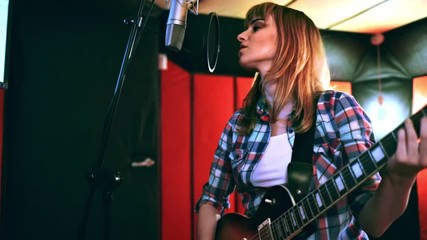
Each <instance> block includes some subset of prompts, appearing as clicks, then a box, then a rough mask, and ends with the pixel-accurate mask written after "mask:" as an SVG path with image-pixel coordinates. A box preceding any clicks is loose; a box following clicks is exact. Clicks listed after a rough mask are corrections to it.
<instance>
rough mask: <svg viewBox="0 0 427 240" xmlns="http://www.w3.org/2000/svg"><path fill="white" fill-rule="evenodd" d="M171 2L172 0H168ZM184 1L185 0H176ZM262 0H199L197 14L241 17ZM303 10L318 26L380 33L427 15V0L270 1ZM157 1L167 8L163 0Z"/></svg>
mask: <svg viewBox="0 0 427 240" xmlns="http://www.w3.org/2000/svg"><path fill="white" fill-rule="evenodd" d="M169 1H174V0H169ZM179 1H184V0H179ZM261 2H264V1H263V0H200V3H199V14H209V13H210V12H215V13H217V14H218V15H219V16H223V17H233V18H244V15H245V13H246V11H247V10H248V9H249V8H250V7H251V6H253V5H255V4H258V3H261ZM271 2H275V3H278V4H281V5H285V6H288V7H291V8H295V9H298V10H300V11H303V12H304V13H306V14H307V15H308V16H309V17H310V18H311V19H313V21H314V22H315V23H316V25H317V26H318V27H319V28H320V29H325V30H326V29H327V30H336V31H345V32H357V33H371V34H375V33H383V32H387V31H390V30H392V29H395V28H398V27H400V26H404V25H406V24H409V23H411V22H414V21H416V20H419V19H423V18H425V17H427V0H271ZM156 4H157V5H158V6H159V7H161V8H163V9H168V5H167V1H166V0H158V1H156Z"/></svg>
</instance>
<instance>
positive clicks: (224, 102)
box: [192, 74, 235, 222]
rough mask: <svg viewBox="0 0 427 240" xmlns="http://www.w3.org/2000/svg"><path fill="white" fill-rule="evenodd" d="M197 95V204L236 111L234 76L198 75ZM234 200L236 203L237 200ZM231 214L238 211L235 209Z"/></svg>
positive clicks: (194, 123) (195, 159)
mask: <svg viewBox="0 0 427 240" xmlns="http://www.w3.org/2000/svg"><path fill="white" fill-rule="evenodd" d="M193 94H194V95H193V101H192V104H193V125H192V129H193V133H192V134H193V142H192V144H193V168H192V170H193V187H194V191H193V203H194V204H195V203H196V202H197V200H198V199H199V197H200V195H201V192H202V187H203V184H204V183H205V182H206V181H207V180H208V177H209V168H210V165H211V161H212V157H213V154H214V152H215V149H216V147H217V143H218V140H219V137H220V135H221V133H222V130H223V129H224V127H225V125H226V123H227V121H228V119H229V118H230V117H231V115H232V114H233V112H234V83H233V77H230V76H214V75H203V74H195V75H193ZM230 201H231V202H234V199H230ZM233 207H235V206H233ZM231 211H233V212H234V209H231ZM196 218H197V216H196ZM196 221H197V219H195V222H196Z"/></svg>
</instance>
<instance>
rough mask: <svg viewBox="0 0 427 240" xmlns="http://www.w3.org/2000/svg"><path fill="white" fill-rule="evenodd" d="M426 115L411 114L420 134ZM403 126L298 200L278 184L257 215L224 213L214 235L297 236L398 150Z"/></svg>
mask: <svg viewBox="0 0 427 240" xmlns="http://www.w3.org/2000/svg"><path fill="white" fill-rule="evenodd" d="M423 116H427V105H426V106H424V107H423V108H422V109H421V110H420V111H418V112H417V113H416V114H414V115H412V116H411V117H410V119H411V120H412V122H413V124H414V127H415V130H416V132H417V134H418V136H419V132H420V120H421V118H422V117H423ZM402 127H404V123H402V124H400V125H399V126H398V127H397V128H396V129H394V130H393V131H392V132H391V133H389V134H388V135H386V136H385V137H383V138H382V139H381V140H380V141H378V142H377V143H375V144H374V145H373V146H372V147H370V148H369V149H368V150H367V151H365V152H363V153H362V154H360V155H359V157H357V158H355V159H353V160H352V161H351V162H350V163H349V164H347V165H345V166H344V167H343V168H342V169H341V170H340V171H338V172H337V173H335V174H334V175H333V176H332V177H331V178H329V179H328V180H327V181H326V182H325V183H323V184H322V185H320V186H319V187H318V188H317V189H315V190H313V191H311V192H309V193H308V194H307V195H306V196H305V197H303V198H302V199H301V200H300V201H298V202H297V203H295V200H294V197H293V196H292V194H291V191H290V190H289V189H288V188H287V187H285V186H275V187H272V188H270V189H269V190H268V191H267V193H266V194H265V196H264V198H263V199H262V202H261V204H260V206H259V208H258V210H257V212H256V214H255V217H253V218H248V217H245V216H243V215H241V214H237V213H229V214H226V215H224V216H223V217H222V218H220V219H219V220H218V223H217V228H216V232H215V239H216V240H234V239H236V240H237V239H239V240H242V239H248V240H249V239H251V240H252V239H263V240H270V239H292V238H295V237H297V236H298V235H299V234H300V233H302V232H303V230H304V228H306V227H307V226H309V224H310V223H311V222H312V221H313V220H315V219H316V218H317V217H319V216H320V215H321V214H323V213H324V212H325V211H326V210H328V209H329V208H330V207H332V206H333V205H334V204H335V203H336V202H338V201H339V200H340V199H342V198H343V197H345V196H346V195H348V194H349V193H350V192H352V191H353V190H354V189H355V188H357V187H358V186H360V184H362V183H363V181H365V180H367V179H368V178H369V177H371V176H372V175H374V174H375V173H376V172H377V171H378V170H379V169H381V168H382V167H383V166H385V164H386V162H387V160H388V159H389V158H390V157H391V156H392V155H393V154H394V153H395V151H396V147H397V131H398V130H399V129H400V128H402ZM298 237H299V236H298Z"/></svg>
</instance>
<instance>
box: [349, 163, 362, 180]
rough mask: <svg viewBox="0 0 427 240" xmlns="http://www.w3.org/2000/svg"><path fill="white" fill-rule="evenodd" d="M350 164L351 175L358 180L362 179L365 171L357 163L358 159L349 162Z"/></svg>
mask: <svg viewBox="0 0 427 240" xmlns="http://www.w3.org/2000/svg"><path fill="white" fill-rule="evenodd" d="M350 166H351V171H352V173H353V176H354V177H355V178H356V179H357V180H359V181H360V180H361V179H363V177H364V174H365V173H364V172H363V169H362V166H361V165H360V164H359V161H357V159H356V160H354V161H353V162H351V163H350Z"/></svg>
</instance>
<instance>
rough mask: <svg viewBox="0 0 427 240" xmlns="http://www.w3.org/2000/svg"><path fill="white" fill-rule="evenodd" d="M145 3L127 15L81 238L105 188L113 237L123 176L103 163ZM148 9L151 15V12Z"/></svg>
mask: <svg viewBox="0 0 427 240" xmlns="http://www.w3.org/2000/svg"><path fill="white" fill-rule="evenodd" d="M154 1H155V0H153V1H152V2H151V6H150V12H151V9H152V8H153V5H154ZM144 5H145V0H141V1H140V6H139V9H138V14H137V16H136V17H135V18H132V17H131V18H127V19H125V20H124V22H125V23H126V24H132V28H131V31H130V35H129V39H128V42H127V45H126V50H125V53H124V56H123V60H122V64H121V68H120V72H119V76H118V78H117V82H116V87H115V90H114V95H113V98H112V100H111V102H110V106H109V111H108V114H107V117H106V119H105V122H104V129H103V133H102V139H101V140H102V141H101V144H100V149H99V153H98V158H97V161H96V164H95V166H94V167H93V168H92V170H91V171H90V172H89V174H88V176H87V178H86V180H87V181H88V183H89V192H88V195H87V198H86V205H85V208H84V213H83V217H82V219H81V222H80V226H79V231H78V239H79V240H83V239H85V237H86V230H87V219H88V216H89V213H90V209H91V205H92V201H93V196H94V194H95V191H96V190H100V191H102V198H103V201H102V202H103V213H104V222H103V225H104V229H103V230H104V239H105V240H108V239H109V233H110V206H111V201H112V199H113V189H114V188H117V187H118V186H119V184H120V183H121V181H122V177H121V176H120V173H119V172H114V171H113V170H111V169H108V168H105V167H103V165H104V155H105V149H106V145H107V142H108V139H109V135H110V130H111V125H112V123H113V120H114V117H115V114H116V110H117V106H118V102H119V99H120V95H121V91H122V88H123V83H124V80H125V77H126V72H127V69H128V66H129V63H130V60H131V59H132V57H133V52H134V50H135V49H136V47H137V45H138V42H139V39H140V38H141V33H142V31H143V30H144V27H145V24H146V23H147V20H148V17H147V18H145V19H144V18H143V16H142V14H143V9H144ZM150 12H149V13H148V16H149V15H150Z"/></svg>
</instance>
